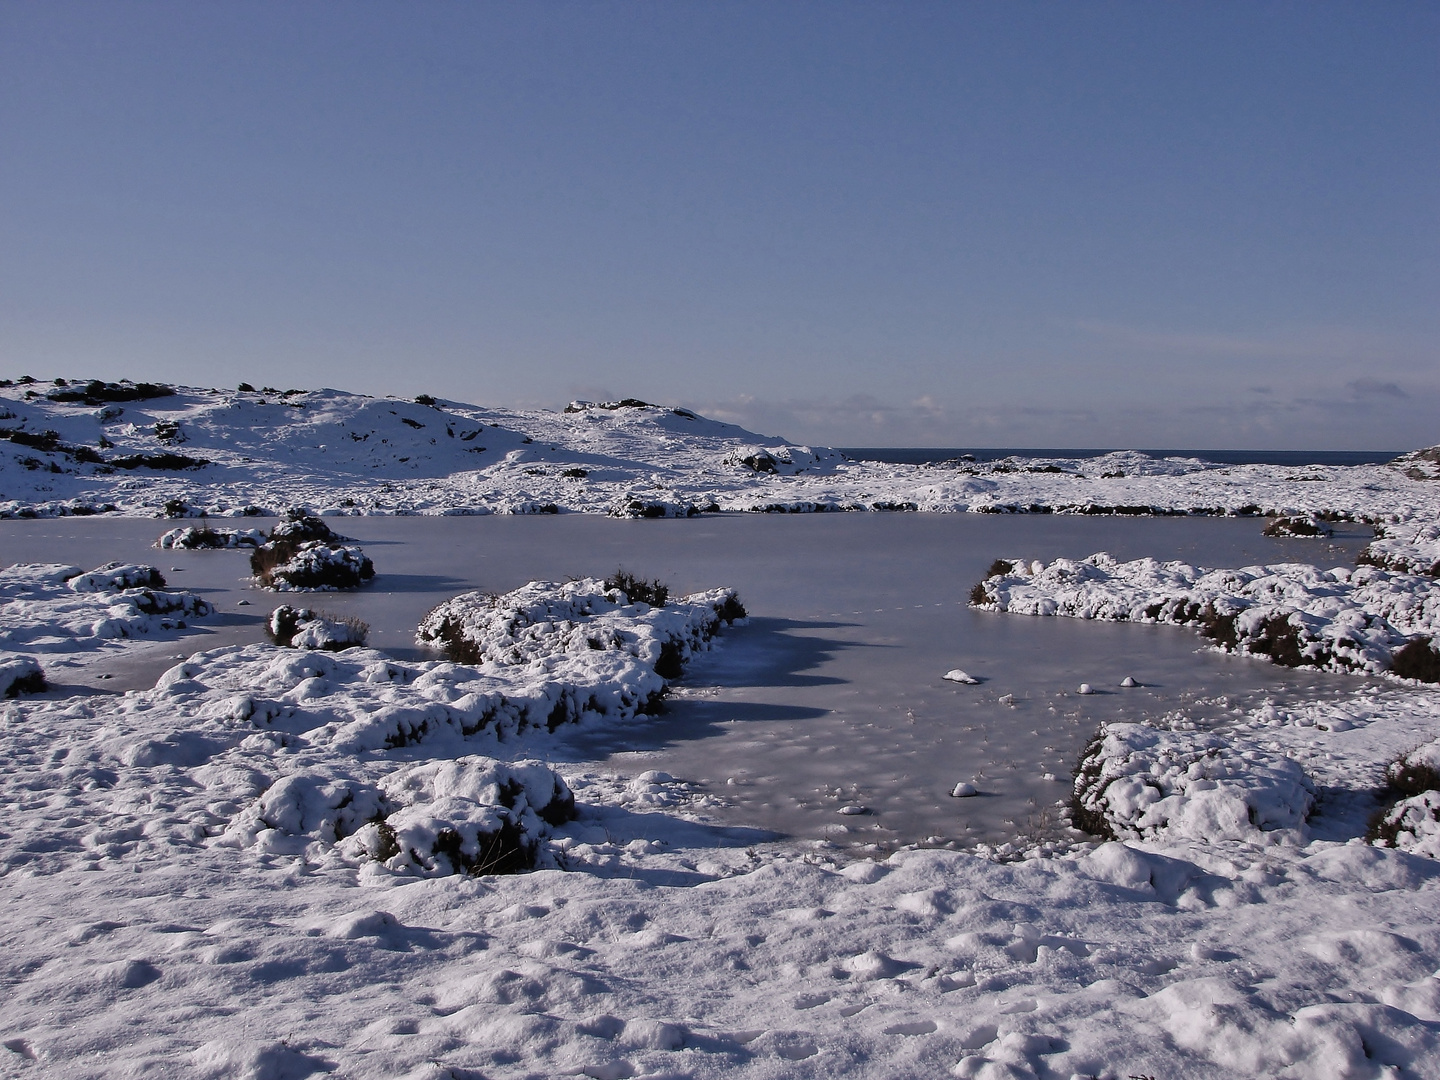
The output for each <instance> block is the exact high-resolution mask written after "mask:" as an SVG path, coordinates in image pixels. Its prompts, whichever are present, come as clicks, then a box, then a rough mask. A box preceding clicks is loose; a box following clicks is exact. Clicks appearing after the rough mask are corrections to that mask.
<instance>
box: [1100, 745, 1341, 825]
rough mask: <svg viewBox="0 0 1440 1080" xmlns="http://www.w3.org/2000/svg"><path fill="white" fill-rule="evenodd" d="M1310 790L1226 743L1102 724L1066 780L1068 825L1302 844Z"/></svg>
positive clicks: (1303, 781)
mask: <svg viewBox="0 0 1440 1080" xmlns="http://www.w3.org/2000/svg"><path fill="white" fill-rule="evenodd" d="M1314 799H1315V788H1314V784H1313V783H1311V781H1310V779H1309V778H1308V777H1307V776H1306V775H1305V772H1304V770H1303V769H1301V767H1300V766H1299V764H1298V763H1296V762H1295V761H1293V760H1291V759H1290V758H1288V757H1285V756H1283V755H1281V754H1279V753H1276V752H1273V751H1269V750H1265V749H1262V748H1261V747H1259V746H1258V745H1251V744H1249V743H1247V742H1245V741H1244V740H1242V739H1237V738H1235V737H1233V736H1231V737H1222V736H1220V735H1216V734H1213V733H1207V732H1175V731H1164V730H1161V729H1159V728H1153V727H1149V726H1147V725H1144V724H1109V725H1106V726H1104V727H1102V728H1101V729H1100V731H1099V733H1098V734H1097V735H1096V737H1095V738H1094V739H1093V740H1092V741H1091V743H1090V745H1089V746H1087V747H1086V749H1085V751H1084V752H1083V753H1082V755H1081V758H1080V764H1079V767H1078V768H1077V770H1076V775H1075V798H1074V816H1075V824H1076V825H1078V826H1080V827H1081V828H1083V829H1085V830H1086V831H1087V832H1091V833H1094V834H1096V835H1099V836H1107V837H1111V838H1116V837H1119V838H1129V839H1144V840H1167V841H1169V840H1178V839H1186V840H1193V841H1198V842H1201V843H1209V842H1213V841H1216V840H1243V841H1252V842H1255V841H1260V840H1261V839H1262V836H1261V834H1262V833H1274V832H1277V831H1281V830H1283V831H1286V832H1289V833H1290V834H1291V835H1292V836H1293V837H1294V838H1295V839H1300V838H1302V827H1303V825H1304V822H1305V819H1306V817H1307V816H1308V815H1309V813H1310V809H1311V807H1312V805H1313V804H1314Z"/></svg>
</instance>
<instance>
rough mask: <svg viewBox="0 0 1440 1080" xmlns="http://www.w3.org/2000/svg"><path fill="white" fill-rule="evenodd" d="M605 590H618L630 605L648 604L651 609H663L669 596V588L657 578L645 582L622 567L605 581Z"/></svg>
mask: <svg viewBox="0 0 1440 1080" xmlns="http://www.w3.org/2000/svg"><path fill="white" fill-rule="evenodd" d="M605 588H606V590H607V591H609V590H611V589H617V590H619V591H620V592H622V593H624V594H625V596H626V598H627V599H628V600H629V601H630V603H632V604H649V605H650V606H651V607H664V606H665V601H666V600H667V599H668V598H669V596H670V586H668V585H666V584H665V583H664V582H663V581H661V580H660V579H659V578H656V579H655V580H653V581H646V580H645V579H644V578H639V577H636V576H635V575H634V574H632V573H630V571H628V570H626V569H625V568H624V567H621V568H619V569H617V570H616V571H615V572H614V573H613V574H611V575H610V576H609V577H607V578H606V579H605Z"/></svg>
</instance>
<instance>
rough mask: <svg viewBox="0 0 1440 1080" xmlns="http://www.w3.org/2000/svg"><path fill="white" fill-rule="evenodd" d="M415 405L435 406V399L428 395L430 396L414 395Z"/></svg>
mask: <svg viewBox="0 0 1440 1080" xmlns="http://www.w3.org/2000/svg"><path fill="white" fill-rule="evenodd" d="M415 404H416V405H434V404H435V398H434V397H433V396H432V395H430V394H416V395H415Z"/></svg>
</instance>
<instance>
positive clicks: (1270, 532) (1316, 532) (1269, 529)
mask: <svg viewBox="0 0 1440 1080" xmlns="http://www.w3.org/2000/svg"><path fill="white" fill-rule="evenodd" d="M1334 532H1335V530H1334V529H1333V528H1332V527H1331V526H1330V524H1329V523H1328V522H1325V521H1322V520H1320V519H1319V518H1318V517H1316V516H1315V515H1314V514H1307V515H1304V516H1303V517H1277V518H1275V519H1274V520H1273V521H1271V522H1270V524H1268V525H1266V526H1265V529H1264V533H1265V535H1266V536H1282V537H1294V536H1304V537H1316V538H1324V537H1326V536H1330V535H1332V534H1333V533H1334Z"/></svg>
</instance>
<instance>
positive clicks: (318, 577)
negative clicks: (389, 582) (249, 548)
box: [250, 540, 375, 592]
mask: <svg viewBox="0 0 1440 1080" xmlns="http://www.w3.org/2000/svg"><path fill="white" fill-rule="evenodd" d="M250 567H251V569H252V570H254V571H255V578H256V580H257V581H258V582H259V583H260V585H261V586H262V587H264V588H267V589H275V590H276V591H278V592H325V591H333V590H337V589H356V588H359V587H360V586H361V585H363V584H364V583H365V582H367V581H369V580H370V579H371V578H373V577H374V576H375V565H374V563H372V562H371V561H370V557H369V556H368V555H366V554H365V552H364V551H363V550H361V549H360V548H358V547H347V546H343V545H333V546H332V545H331V544H327V543H325V542H324V541H323V540H311V541H308V542H306V543H302V544H300V545H299V546H298V547H290V546H289V545H288V544H286V545H283V546H272V545H270V544H266V545H264V546H263V547H258V548H256V549H255V553H254V554H253V555H252V556H251V557H250Z"/></svg>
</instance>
